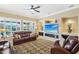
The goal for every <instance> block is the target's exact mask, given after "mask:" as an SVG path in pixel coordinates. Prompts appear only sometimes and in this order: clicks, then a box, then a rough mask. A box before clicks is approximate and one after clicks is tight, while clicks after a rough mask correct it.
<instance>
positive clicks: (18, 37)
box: [13, 31, 37, 45]
mask: <svg viewBox="0 0 79 59" xmlns="http://www.w3.org/2000/svg"><path fill="white" fill-rule="evenodd" d="M13 37H14V38H13V45H18V44H21V43H25V42H28V41H34V40H36V38H37V34H35V33H32V32H26V31H20V32H14V34H13Z"/></svg>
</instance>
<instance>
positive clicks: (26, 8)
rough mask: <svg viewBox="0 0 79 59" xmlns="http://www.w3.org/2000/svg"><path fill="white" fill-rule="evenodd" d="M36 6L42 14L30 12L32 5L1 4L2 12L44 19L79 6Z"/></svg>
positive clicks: (0, 10)
mask: <svg viewBox="0 0 79 59" xmlns="http://www.w3.org/2000/svg"><path fill="white" fill-rule="evenodd" d="M34 6H40V8H39V9H38V10H39V11H40V13H38V12H35V11H33V10H30V7H31V5H30V4H0V12H7V13H12V14H17V15H22V16H29V17H35V18H43V17H46V16H49V15H52V14H55V13H57V12H61V11H63V10H66V9H70V8H74V7H76V6H79V5H74V6H72V5H69V4H35V5H34Z"/></svg>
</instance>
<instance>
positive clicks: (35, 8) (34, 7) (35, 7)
mask: <svg viewBox="0 0 79 59" xmlns="http://www.w3.org/2000/svg"><path fill="white" fill-rule="evenodd" d="M39 8H40V6H34V5H30V8H29V9H25V10H32V11H35V12H38V13H40V11H39V10H37V9H39Z"/></svg>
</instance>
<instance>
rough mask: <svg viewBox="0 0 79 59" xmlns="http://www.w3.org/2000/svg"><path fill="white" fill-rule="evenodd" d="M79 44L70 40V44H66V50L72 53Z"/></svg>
mask: <svg viewBox="0 0 79 59" xmlns="http://www.w3.org/2000/svg"><path fill="white" fill-rule="evenodd" d="M77 43H78V41H76V40H68V42H67V43H66V45H65V46H64V48H66V49H67V50H69V51H71V50H72V48H73V47H74V46H75V45H76V44H77Z"/></svg>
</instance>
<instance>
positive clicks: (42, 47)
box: [13, 37, 53, 54]
mask: <svg viewBox="0 0 79 59" xmlns="http://www.w3.org/2000/svg"><path fill="white" fill-rule="evenodd" d="M52 46H53V41H50V40H46V39H44V38H43V37H38V38H37V40H35V41H31V42H26V43H23V44H20V45H15V46H13V54H50V50H51V47H52Z"/></svg>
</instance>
